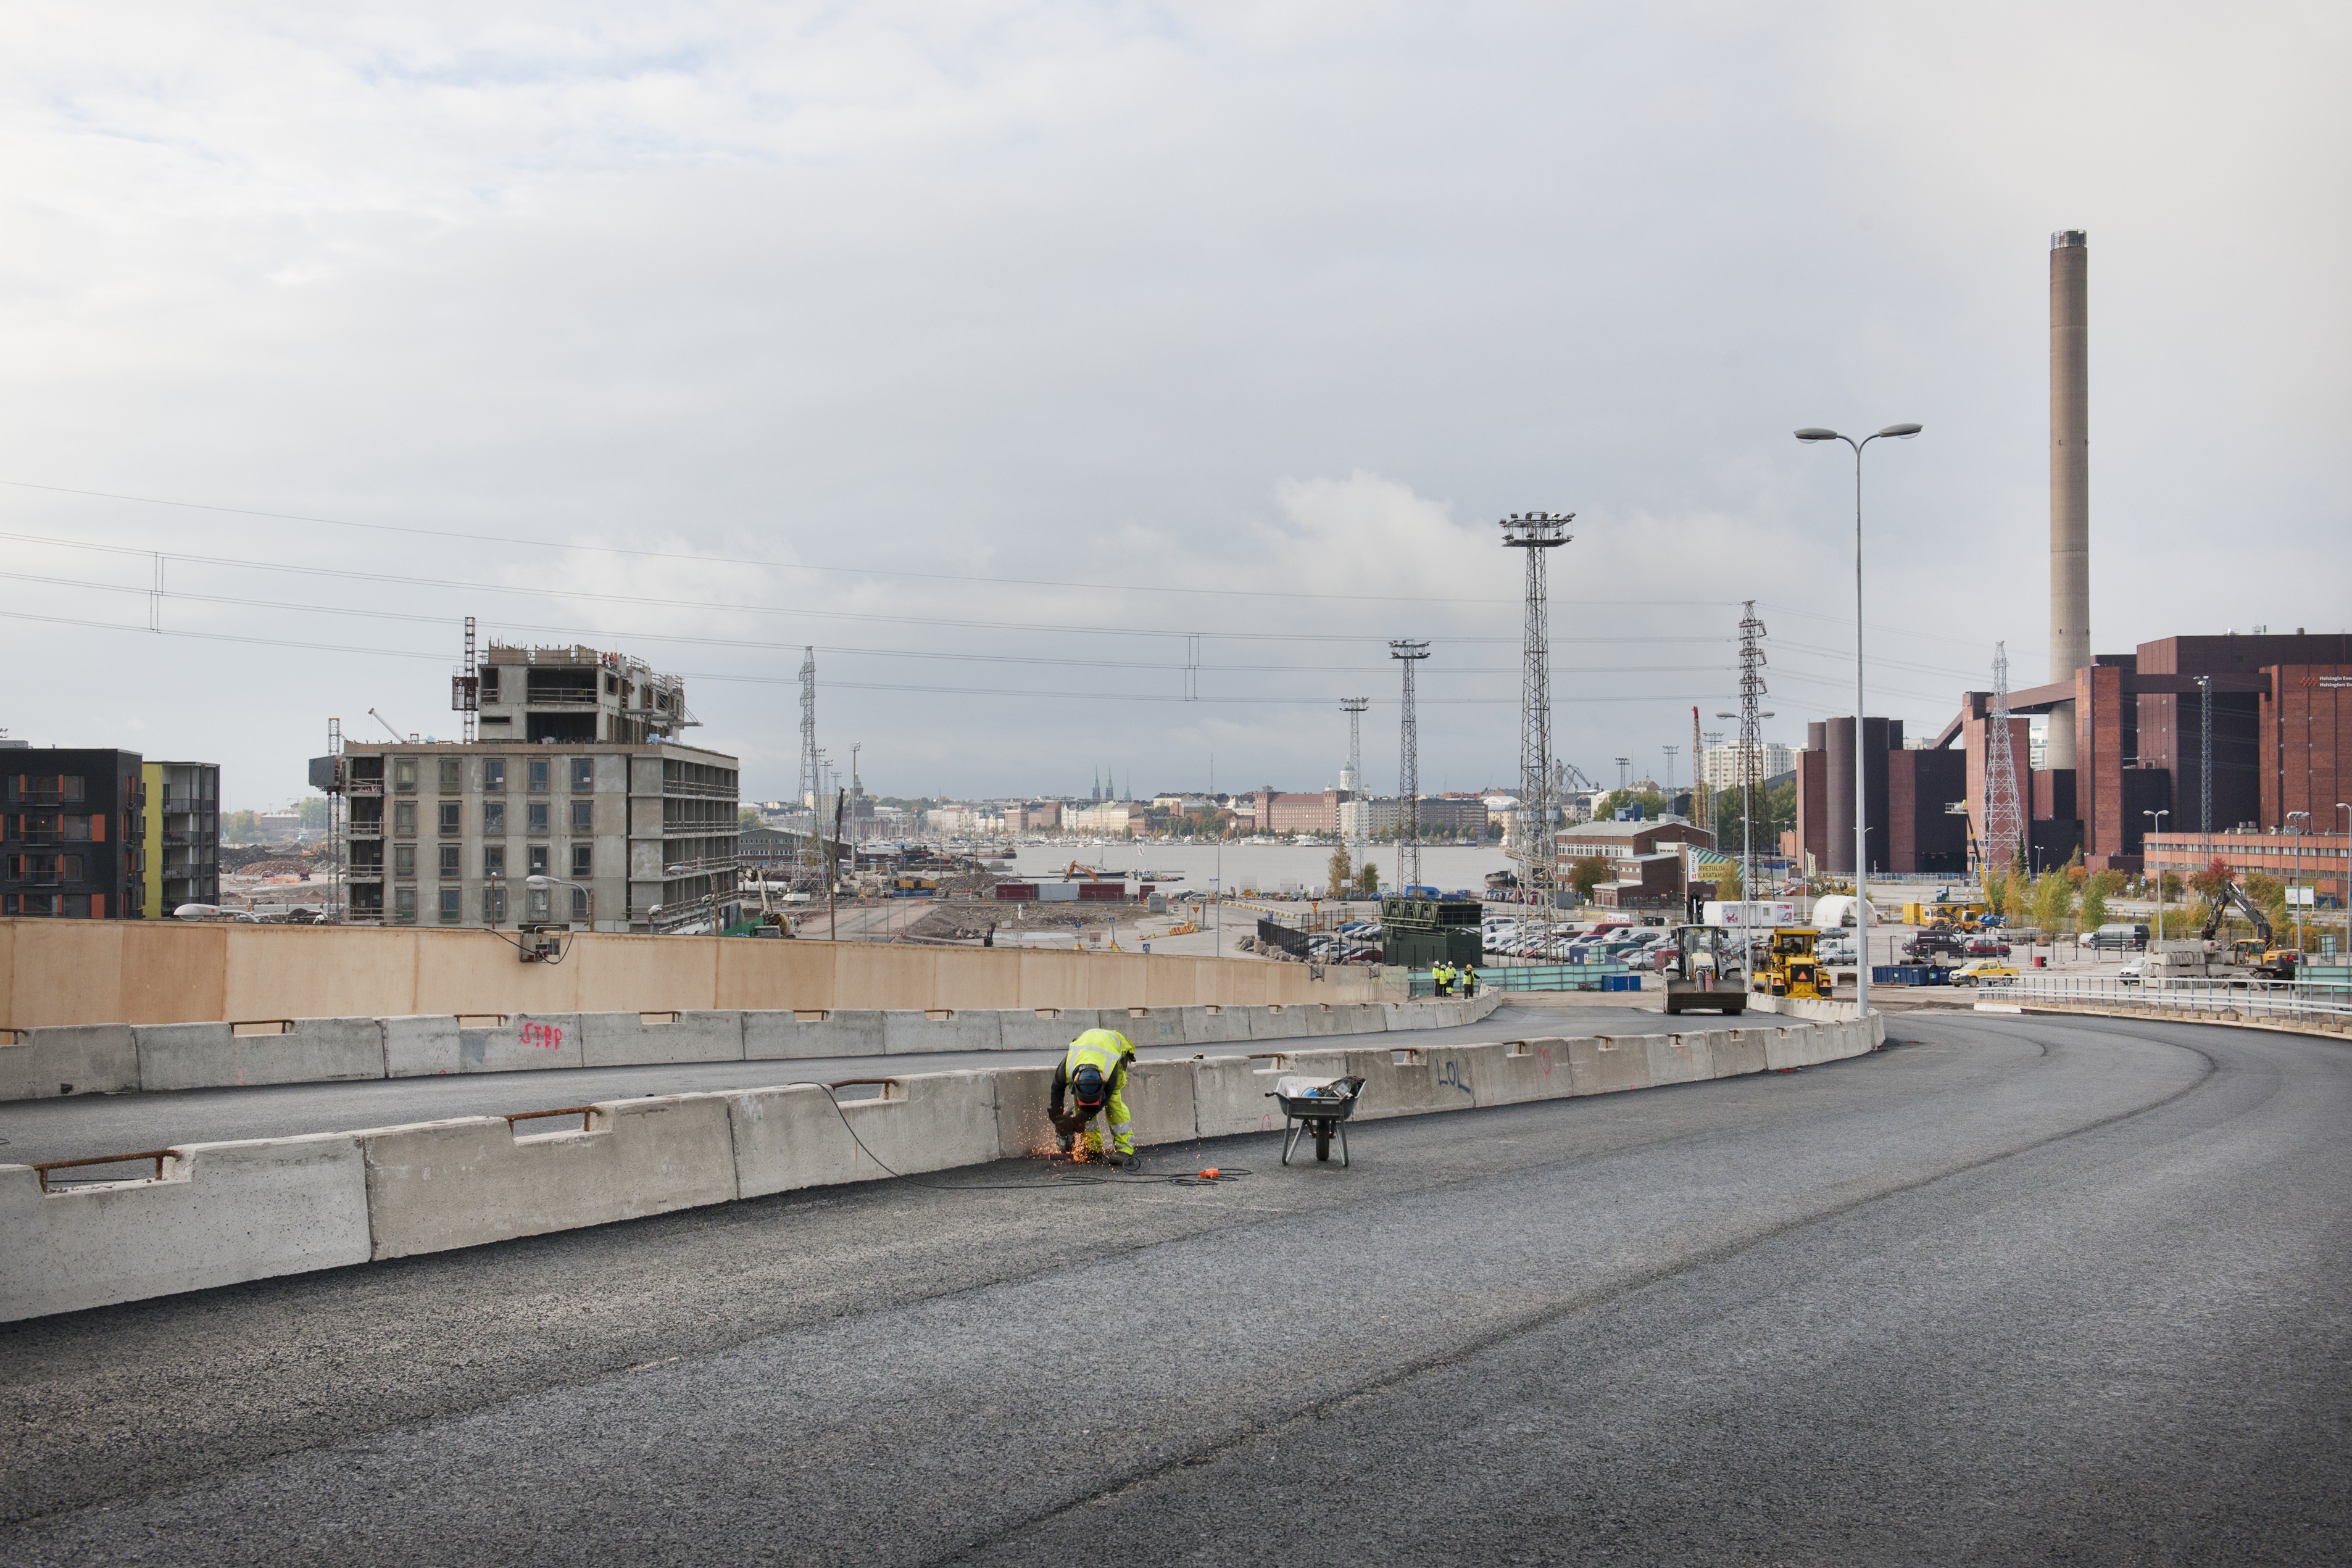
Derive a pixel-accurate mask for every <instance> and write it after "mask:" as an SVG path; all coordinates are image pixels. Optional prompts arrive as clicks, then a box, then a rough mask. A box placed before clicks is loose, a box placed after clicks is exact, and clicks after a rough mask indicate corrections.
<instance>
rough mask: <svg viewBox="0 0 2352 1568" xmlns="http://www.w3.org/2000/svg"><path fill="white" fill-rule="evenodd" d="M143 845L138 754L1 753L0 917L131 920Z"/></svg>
mask: <svg viewBox="0 0 2352 1568" xmlns="http://www.w3.org/2000/svg"><path fill="white" fill-rule="evenodd" d="M147 850H148V845H147V780H146V772H145V767H144V764H143V762H142V758H140V756H139V754H138V753H137V752H135V751H116V750H112V749H106V748H99V749H84V748H81V747H73V748H58V747H47V748H43V749H38V750H36V749H34V748H33V747H14V746H12V747H7V748H6V749H5V750H0V915H12V916H31V917H37V918H54V919H64V920H136V919H138V918H139V917H140V914H141V911H142V907H143V905H144V903H145V900H144V897H143V896H142V895H143V893H144V886H145V879H146V875H147Z"/></svg>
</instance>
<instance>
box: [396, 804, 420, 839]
mask: <svg viewBox="0 0 2352 1568" xmlns="http://www.w3.org/2000/svg"><path fill="white" fill-rule="evenodd" d="M392 831H393V833H394V836H396V837H399V838H404V839H413V838H415V836H416V802H415V801H414V800H394V802H393V803H392Z"/></svg>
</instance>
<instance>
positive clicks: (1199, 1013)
mask: <svg viewBox="0 0 2352 1568" xmlns="http://www.w3.org/2000/svg"><path fill="white" fill-rule="evenodd" d="M1181 1012H1182V1014H1183V1018H1184V1043H1185V1044H1187V1045H1230V1044H1232V1043H1233V1042H1234V1041H1235V1040H1248V1039H1249V1037H1250V1025H1249V1009H1247V1008H1225V1007H1197V1008H1184V1009H1181Z"/></svg>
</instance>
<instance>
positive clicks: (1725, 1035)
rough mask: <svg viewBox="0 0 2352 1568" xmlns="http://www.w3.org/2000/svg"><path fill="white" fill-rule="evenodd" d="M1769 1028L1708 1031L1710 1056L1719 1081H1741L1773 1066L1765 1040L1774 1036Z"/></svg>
mask: <svg viewBox="0 0 2352 1568" xmlns="http://www.w3.org/2000/svg"><path fill="white" fill-rule="evenodd" d="M1771 1033H1772V1031H1771V1030H1769V1029H1712V1030H1707V1031H1706V1043H1707V1057H1708V1059H1709V1065H1711V1066H1712V1067H1713V1068H1714V1069H1715V1075H1716V1076H1717V1078H1737V1077H1740V1076H1742V1075H1743V1074H1746V1073H1749V1072H1761V1071H1764V1070H1765V1068H1766V1067H1768V1066H1769V1062H1768V1061H1767V1060H1766V1055H1765V1050H1764V1041H1765V1040H1767V1039H1768V1038H1769V1036H1770V1035H1771Z"/></svg>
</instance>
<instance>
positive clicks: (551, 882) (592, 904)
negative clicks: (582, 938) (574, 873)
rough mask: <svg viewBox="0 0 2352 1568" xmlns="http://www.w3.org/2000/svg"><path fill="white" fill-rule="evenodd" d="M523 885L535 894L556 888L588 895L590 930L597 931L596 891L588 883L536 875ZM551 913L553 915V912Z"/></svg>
mask: <svg viewBox="0 0 2352 1568" xmlns="http://www.w3.org/2000/svg"><path fill="white" fill-rule="evenodd" d="M522 884H523V885H524V886H525V887H527V888H530V890H531V891H532V892H534V893H545V892H547V891H548V890H549V889H550V888H555V887H576V888H578V889H579V890H580V891H581V892H583V893H584V894H587V895H588V929H589V930H591V931H593V930H595V929H596V890H595V889H594V888H593V887H590V886H589V885H588V884H587V883H584V882H572V881H570V880H568V879H566V878H564V877H560V876H547V875H544V874H534V875H531V876H527V877H525V878H523V879H522ZM550 913H552V911H551V912H550Z"/></svg>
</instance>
